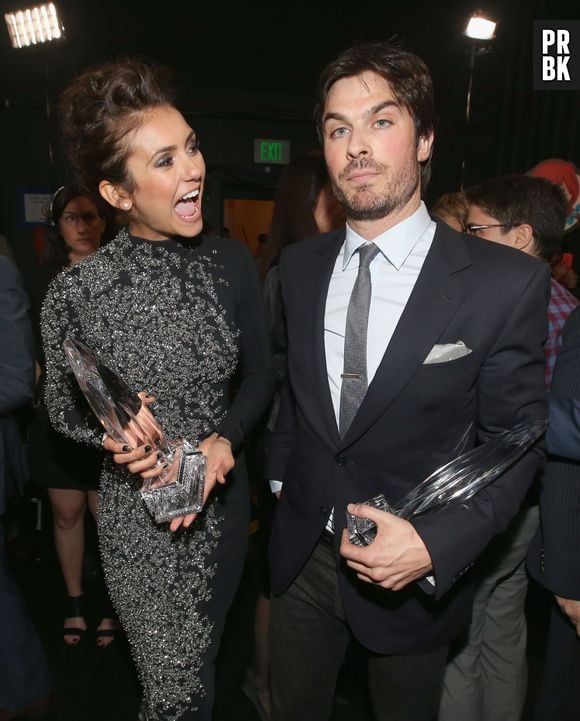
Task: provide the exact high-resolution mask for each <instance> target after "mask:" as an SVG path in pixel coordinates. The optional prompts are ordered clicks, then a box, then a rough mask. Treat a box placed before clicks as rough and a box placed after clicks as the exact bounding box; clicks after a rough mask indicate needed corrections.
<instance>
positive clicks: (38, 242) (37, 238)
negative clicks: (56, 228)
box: [32, 225, 46, 260]
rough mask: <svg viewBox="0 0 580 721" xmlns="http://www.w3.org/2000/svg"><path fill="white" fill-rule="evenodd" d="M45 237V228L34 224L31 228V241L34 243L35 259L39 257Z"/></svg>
mask: <svg viewBox="0 0 580 721" xmlns="http://www.w3.org/2000/svg"><path fill="white" fill-rule="evenodd" d="M45 238H46V228H43V227H42V226H41V225H38V226H36V228H33V229H32V242H33V245H34V253H35V255H36V259H37V260H38V259H39V258H40V254H41V253H42V248H43V246H44V241H45Z"/></svg>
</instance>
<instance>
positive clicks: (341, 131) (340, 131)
mask: <svg viewBox="0 0 580 721" xmlns="http://www.w3.org/2000/svg"><path fill="white" fill-rule="evenodd" d="M347 132H348V130H347V129H346V128H335V129H334V130H332V131H331V133H330V137H331V138H342V137H344V136H345V135H346V134H347Z"/></svg>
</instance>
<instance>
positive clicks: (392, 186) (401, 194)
mask: <svg viewBox="0 0 580 721" xmlns="http://www.w3.org/2000/svg"><path fill="white" fill-rule="evenodd" d="M355 168H356V169H359V168H360V169H362V168H371V169H373V170H376V171H378V172H379V173H380V174H381V176H382V177H383V178H386V179H387V187H386V188H385V189H384V190H383V191H379V192H378V194H377V192H376V191H374V190H373V187H372V185H361V186H360V187H359V188H358V189H357V190H355V191H354V192H353V193H352V194H351V195H350V196H348V195H347V194H346V192H345V191H344V190H343V189H342V187H341V185H340V183H341V180H343V179H344V180H346V176H347V175H348V174H349V173H350V172H352V170H354V169H355ZM331 183H332V189H333V191H334V195H335V197H336V199H337V200H338V202H339V203H340V204H341V205H342V207H343V208H344V211H345V213H346V217H347V220H358V221H361V220H380V219H381V218H386V217H387V216H389V215H391V214H392V213H394V212H395V211H397V210H400V209H401V208H403V207H404V206H405V205H406V204H407V203H408V202H409V200H410V199H411V198H412V197H413V195H414V193H415V191H416V190H417V187H419V186H420V183H421V168H420V165H419V164H418V163H417V161H416V160H415V159H414V158H412V159H410V160H409V162H408V163H407V165H406V166H405V168H404V169H403V171H402V172H401V173H400V174H399V175H398V176H397V177H396V178H392V177H389V168H388V166H385V165H381V164H379V163H375V162H374V161H368V160H367V161H365V160H363V161H362V162H361V161H354V162H352V163H349V165H348V166H347V168H346V169H345V170H344V171H343V172H342V173H341V174H340V176H339V178H338V181H335V180H334V179H331Z"/></svg>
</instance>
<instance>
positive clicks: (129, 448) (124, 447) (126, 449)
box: [122, 446, 133, 453]
mask: <svg viewBox="0 0 580 721" xmlns="http://www.w3.org/2000/svg"><path fill="white" fill-rule="evenodd" d="M122 450H123V453H131V451H132V450H133V449H132V448H131V446H123V449H122Z"/></svg>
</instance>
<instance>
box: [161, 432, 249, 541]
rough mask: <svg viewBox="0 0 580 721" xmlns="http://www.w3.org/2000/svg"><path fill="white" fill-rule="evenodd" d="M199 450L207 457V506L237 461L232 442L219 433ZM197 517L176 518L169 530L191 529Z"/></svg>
mask: <svg viewBox="0 0 580 721" xmlns="http://www.w3.org/2000/svg"><path fill="white" fill-rule="evenodd" d="M199 450H200V451H201V452H202V453H203V455H204V456H206V457H207V466H206V473H205V485H204V489H203V503H204V505H205V502H206V500H207V497H208V496H209V494H210V493H211V492H212V491H213V489H214V488H215V486H216V483H225V482H226V476H227V474H228V473H229V472H230V471H231V470H232V468H233V467H234V465H235V460H234V456H233V453H232V446H231V444H230V442H229V441H228V440H227V439H225V438H222V437H221V436H218V434H217V433H212V434H211V436H208V437H207V438H206V439H205V440H203V441H202V442H201V443H200V444H199ZM196 517H197V514H196V513H191V514H189V515H188V516H182V517H181V518H174V519H173V520H172V521H171V523H170V524H169V530H171V531H177V529H178V528H180V527H181V526H183V527H184V528H189V526H191V524H192V523H193V522H194V521H195V519H196Z"/></svg>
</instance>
